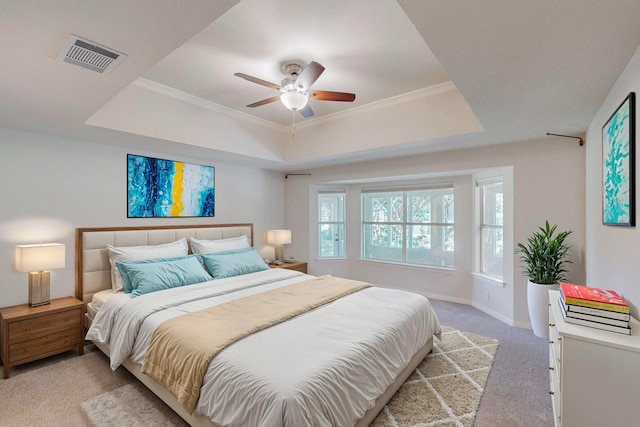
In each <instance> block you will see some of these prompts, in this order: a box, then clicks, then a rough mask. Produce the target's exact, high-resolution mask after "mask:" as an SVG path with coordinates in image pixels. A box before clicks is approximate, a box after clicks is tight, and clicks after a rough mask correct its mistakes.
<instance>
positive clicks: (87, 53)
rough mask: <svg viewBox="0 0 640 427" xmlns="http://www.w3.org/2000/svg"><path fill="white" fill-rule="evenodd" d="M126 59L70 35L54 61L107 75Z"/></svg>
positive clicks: (122, 54) (110, 50)
mask: <svg viewBox="0 0 640 427" xmlns="http://www.w3.org/2000/svg"><path fill="white" fill-rule="evenodd" d="M126 58H127V55H125V54H124V53H122V52H118V51H117V50H113V49H110V48H108V47H106V46H102V45H99V44H97V43H94V42H92V41H90V40H87V39H83V38H82V37H78V36H76V35H73V34H71V37H69V40H68V41H67V43H66V44H65V45H64V47H63V48H62V50H61V51H60V54H58V57H57V58H56V60H58V61H61V62H68V63H69V64H74V65H77V66H79V67H82V68H86V69H88V70H92V71H97V72H98V73H104V74H109V73H110V72H111V71H113V69H114V68H116V67H117V66H118V65H119V64H120V63H121V62H122V61H124V60H125V59H126Z"/></svg>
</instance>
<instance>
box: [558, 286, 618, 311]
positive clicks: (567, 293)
mask: <svg viewBox="0 0 640 427" xmlns="http://www.w3.org/2000/svg"><path fill="white" fill-rule="evenodd" d="M560 292H561V293H562V298H563V301H564V303H565V304H572V305H578V306H581V307H592V308H599V309H602V310H610V311H616V312H618V313H629V305H628V304H627V302H626V301H625V300H624V298H622V297H621V296H620V294H618V293H617V292H616V291H612V290H609V289H600V288H590V287H587V286H580V285H573V284H571V283H560Z"/></svg>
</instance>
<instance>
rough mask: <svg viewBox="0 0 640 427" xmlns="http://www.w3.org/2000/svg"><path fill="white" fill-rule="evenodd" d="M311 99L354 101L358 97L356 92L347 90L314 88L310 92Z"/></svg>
mask: <svg viewBox="0 0 640 427" xmlns="http://www.w3.org/2000/svg"><path fill="white" fill-rule="evenodd" d="M309 96H310V97H311V99H315V100H316V101H343V102H353V101H354V100H355V99H356V95H355V94H354V93H347V92H331V91H328V90H314V91H311V92H309Z"/></svg>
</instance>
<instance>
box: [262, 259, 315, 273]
mask: <svg viewBox="0 0 640 427" xmlns="http://www.w3.org/2000/svg"><path fill="white" fill-rule="evenodd" d="M269 267H271V268H286V269H287V270H295V271H299V272H301V273H305V274H307V263H306V262H298V261H296V262H285V263H284V264H280V265H273V264H269Z"/></svg>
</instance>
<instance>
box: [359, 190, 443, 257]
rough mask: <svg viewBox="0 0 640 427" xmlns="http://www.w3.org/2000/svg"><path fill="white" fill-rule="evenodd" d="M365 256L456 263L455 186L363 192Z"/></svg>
mask: <svg viewBox="0 0 640 427" xmlns="http://www.w3.org/2000/svg"><path fill="white" fill-rule="evenodd" d="M362 214H363V218H362V228H363V230H362V258H364V259H371V260H382V261H392V262H400V263H405V264H416V265H424V266H437V267H453V237H454V225H453V187H446V188H424V189H416V190H397V191H366V192H363V193H362Z"/></svg>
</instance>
